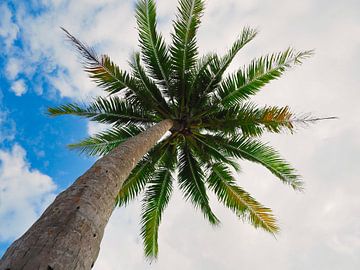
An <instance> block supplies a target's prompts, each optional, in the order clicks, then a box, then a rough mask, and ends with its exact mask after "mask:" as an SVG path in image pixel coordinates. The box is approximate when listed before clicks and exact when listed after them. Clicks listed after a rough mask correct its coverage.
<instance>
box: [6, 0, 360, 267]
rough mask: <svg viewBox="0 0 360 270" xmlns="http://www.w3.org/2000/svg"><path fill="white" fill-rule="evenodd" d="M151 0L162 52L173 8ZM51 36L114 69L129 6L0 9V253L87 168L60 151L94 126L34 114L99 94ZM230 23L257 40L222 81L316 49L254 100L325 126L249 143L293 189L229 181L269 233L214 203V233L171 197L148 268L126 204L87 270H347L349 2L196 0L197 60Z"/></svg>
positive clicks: (256, 178) (351, 159)
mask: <svg viewBox="0 0 360 270" xmlns="http://www.w3.org/2000/svg"><path fill="white" fill-rule="evenodd" d="M156 2H157V7H158V15H159V21H158V27H159V29H160V30H161V31H162V32H163V34H164V36H165V38H166V40H167V41H169V42H170V40H171V39H170V33H171V31H172V28H171V22H172V20H173V19H174V14H175V11H176V4H177V1H175V0H158V1H156ZM60 26H62V27H65V28H66V29H68V30H69V31H70V32H71V33H72V34H74V35H75V36H76V37H78V38H79V39H80V40H82V41H84V42H86V43H87V44H89V45H91V46H93V47H94V48H95V49H96V50H97V51H98V52H99V53H106V54H109V55H110V56H111V57H112V59H113V60H115V62H116V63H118V64H119V65H120V66H121V67H122V68H123V69H128V64H127V61H128V59H129V56H130V55H131V54H132V53H133V52H134V51H136V50H138V42H137V33H136V26H135V19H134V1H132V0H103V1H97V0H81V1H74V0H73V1H70V0H29V1H20V0H12V1H8V0H1V1H0V67H1V68H0V254H2V253H4V252H5V250H6V248H7V247H8V246H9V245H10V244H11V242H12V241H14V240H15V239H16V238H18V237H19V236H21V235H22V234H23V233H24V232H25V231H26V229H27V228H28V227H29V226H30V225H31V224H32V223H33V222H34V221H35V220H36V219H37V217H38V216H39V215H40V214H41V212H42V211H43V210H44V209H45V208H46V206H47V205H48V204H49V203H50V202H51V201H52V200H53V199H54V198H55V196H56V195H57V194H58V193H59V192H60V191H62V190H63V189H65V188H66V187H67V186H69V185H70V184H71V183H72V182H73V181H74V180H75V179H76V178H77V177H78V176H80V175H81V174H82V173H84V172H85V171H86V169H87V168H89V167H90V166H91V164H92V163H93V162H94V160H95V159H94V158H88V157H85V156H79V155H78V153H76V152H72V151H70V150H68V149H67V148H66V145H67V144H69V143H72V142H76V141H78V140H80V139H81V138H84V137H86V136H88V135H89V134H94V133H95V132H97V131H99V130H102V129H104V128H106V127H104V126H99V125H96V124H93V123H89V122H87V120H84V119H77V118H73V117H64V118H55V119H53V118H50V117H48V116H47V115H46V113H45V112H46V108H47V107H49V106H56V105H58V104H62V103H65V102H69V101H73V102H79V101H81V102H82V101H89V100H91V99H92V98H93V97H95V96H97V95H102V94H104V93H102V91H101V89H98V88H96V86H95V84H94V83H93V82H91V81H90V79H88V78H87V76H86V74H85V73H84V72H83V70H82V67H81V64H80V61H79V59H78V58H77V56H76V53H75V51H74V49H73V48H72V47H71V45H70V44H68V43H67V42H66V40H65V38H64V34H63V33H62V32H61V30H60ZM243 26H252V27H256V28H257V29H259V31H260V34H259V36H258V37H257V38H256V39H255V40H254V41H252V43H250V44H249V45H248V46H247V47H246V48H244V50H243V51H242V52H241V53H240V54H239V56H238V57H237V58H236V60H235V61H234V64H232V66H231V67H230V71H235V70H236V69H237V68H238V67H240V66H242V65H244V64H246V63H249V61H250V60H251V59H252V58H254V57H258V56H260V55H262V54H266V53H270V52H276V51H280V50H284V49H286V48H287V47H288V46H292V47H294V48H296V49H298V50H307V49H315V52H316V53H315V55H314V56H313V57H312V58H311V59H309V60H307V61H305V63H304V64H303V65H302V66H300V67H296V68H295V69H293V70H291V71H289V72H288V73H286V75H284V76H283V77H282V78H281V79H280V80H277V81H275V82H273V83H271V84H270V85H268V86H266V87H265V88H263V90H262V91H261V92H260V93H259V94H258V95H257V96H256V97H254V98H253V101H254V102H257V103H259V104H268V105H280V106H283V105H289V106H290V107H291V108H292V109H293V110H294V111H296V112H298V113H308V112H310V113H312V114H313V115H315V116H319V117H323V116H337V117H338V119H337V120H332V121H323V122H319V123H317V124H316V125H310V126H307V127H304V128H299V129H298V130H297V132H296V133H295V134H293V135H291V134H282V135H266V136H264V138H263V140H264V141H269V143H270V144H271V145H273V146H274V147H276V148H277V149H278V150H279V151H280V152H281V154H282V156H283V157H285V158H286V159H287V160H288V161H290V162H291V163H292V164H293V166H294V167H296V168H297V169H298V171H299V172H300V173H301V175H302V176H303V180H304V181H305V191H304V192H303V193H299V192H294V191H293V190H291V189H290V188H289V187H287V186H284V185H282V184H281V183H280V181H278V180H277V179H275V178H274V176H272V175H271V174H270V173H269V172H267V171H266V170H265V169H264V168H261V167H259V166H257V165H254V164H251V163H244V162H241V166H242V172H241V173H240V174H239V175H237V179H238V183H239V185H241V186H242V187H244V188H245V189H246V190H247V191H249V192H250V193H251V194H252V195H253V196H254V197H255V198H256V199H257V200H259V201H260V202H262V203H263V204H265V205H266V206H268V207H271V208H272V209H273V211H274V213H275V215H276V216H277V218H278V219H279V223H280V227H281V232H280V234H279V235H278V236H277V237H276V238H274V237H273V236H272V235H269V234H267V233H265V232H263V231H260V230H256V229H254V228H253V227H251V226H250V225H249V224H246V223H243V222H242V221H240V220H238V219H237V218H236V217H235V216H234V215H233V214H232V213H231V212H230V211H229V210H228V209H226V208H224V207H223V206H221V205H219V204H218V203H217V202H215V200H212V207H213V208H214V211H215V213H216V214H217V215H218V216H219V217H220V219H221V221H222V225H221V226H220V227H218V228H213V227H211V226H209V224H207V222H206V221H205V220H203V218H202V215H201V213H199V212H198V211H196V210H194V209H193V207H192V206H191V205H190V203H189V202H185V201H184V200H183V199H182V197H181V194H180V193H179V192H178V191H176V192H175V194H174V195H173V197H172V199H171V201H170V203H169V206H168V208H167V209H166V210H165V213H164V215H163V221H162V224H161V226H160V232H159V248H160V251H159V259H158V260H157V261H156V262H153V263H152V264H149V263H148V262H147V261H146V260H145V259H144V254H143V247H142V243H141V239H140V236H139V231H140V226H139V217H140V200H135V201H134V202H133V203H131V204H130V205H129V206H127V207H126V208H120V209H116V210H115V211H114V213H113V216H112V218H111V220H110V222H109V224H108V226H107V228H106V231H105V236H104V239H103V242H102V244H101V251H100V255H99V257H98V260H97V262H96V264H95V267H94V269H97V270H101V269H107V270H118V269H129V270H130V269H152V270H155V269H156V270H165V269H175V270H177V269H182V270H184V269H185V270H187V269H188V270H192V269H209V270H215V269H224V270H227V269H238V268H241V269H255V270H256V269H264V268H267V269H277V270H285V269H291V270H293V269H294V270H295V269H327V270H335V269H348V270H353V269H354V270H355V269H359V267H360V196H359V195H358V190H360V181H359V180H358V179H359V177H358V173H357V172H358V170H357V169H358V164H359V161H360V159H359V155H360V140H359V138H360V118H358V115H359V113H360V109H359V100H360V90H359V85H360V76H359V72H360V61H359V60H360V2H359V1H358V0H343V1H335V0H327V1H325V0H316V1H314V0H303V1H285V0H276V1H275V0H263V1H260V0H222V1H219V0H208V1H206V10H205V14H204V16H203V18H202V25H201V27H200V29H199V33H198V45H199V51H200V53H201V54H205V53H207V52H211V51H215V52H218V53H220V54H221V53H223V52H224V51H225V50H226V49H227V48H228V47H229V46H230V45H231V43H232V41H234V40H235V38H236V37H237V35H238V34H239V33H240V31H241V28H242V27H243ZM211 198H214V197H213V196H212V197H211Z"/></svg>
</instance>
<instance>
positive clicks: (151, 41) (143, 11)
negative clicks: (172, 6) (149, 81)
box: [136, 0, 171, 89]
mask: <svg viewBox="0 0 360 270" xmlns="http://www.w3.org/2000/svg"><path fill="white" fill-rule="evenodd" d="M136 20H137V25H138V30H139V41H140V47H141V52H142V56H143V57H142V59H143V61H144V62H145V63H146V67H147V68H148V70H149V71H150V73H151V76H152V77H153V78H154V79H156V80H158V81H159V82H160V83H161V85H163V87H164V88H165V89H169V88H170V81H169V74H170V70H171V62H170V57H169V54H168V49H167V47H166V44H165V42H164V39H163V37H162V36H161V35H160V34H159V33H158V32H157V31H156V6H155V3H154V1H153V0H140V1H138V3H137V5H136Z"/></svg>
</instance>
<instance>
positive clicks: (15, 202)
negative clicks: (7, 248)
mask: <svg viewBox="0 0 360 270" xmlns="http://www.w3.org/2000/svg"><path fill="white" fill-rule="evenodd" d="M55 189H56V185H55V183H54V182H53V181H52V179H51V178H50V177H49V176H47V175H45V174H42V173H41V172H39V171H38V170H35V169H32V168H31V165H30V164H29V163H28V162H27V161H26V152H25V150H24V149H23V148H22V147H21V146H19V145H17V144H15V145H14V146H13V147H12V149H11V150H10V151H5V150H0V219H1V223H0V241H9V240H14V238H16V237H18V236H20V234H22V233H24V232H25V230H26V229H27V228H28V227H29V226H30V225H31V224H32V223H33V222H34V221H35V220H36V218H37V217H38V216H39V214H40V213H41V212H42V211H43V210H44V208H45V206H47V205H48V204H49V203H50V202H51V201H52V200H53V199H54V196H55V195H54V191H55Z"/></svg>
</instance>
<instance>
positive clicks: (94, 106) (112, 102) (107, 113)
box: [48, 96, 159, 125]
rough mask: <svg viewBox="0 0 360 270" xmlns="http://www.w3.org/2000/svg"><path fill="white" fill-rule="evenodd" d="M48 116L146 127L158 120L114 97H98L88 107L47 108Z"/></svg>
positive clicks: (77, 105)
mask: <svg viewBox="0 0 360 270" xmlns="http://www.w3.org/2000/svg"><path fill="white" fill-rule="evenodd" d="M48 114H49V115H50V116H60V115H67V114H70V115H77V116H82V117H86V118H89V119H90V120H92V121H96V122H100V123H108V124H116V125H123V124H127V123H132V124H145V125H148V124H152V123H155V122H157V121H158V120H159V118H158V117H156V116H155V115H153V114H150V113H148V112H147V111H145V110H144V109H143V108H142V107H139V106H134V105H132V104H131V103H130V102H128V101H127V100H124V99H121V98H119V97H116V96H112V97H107V98H104V97H98V98H96V99H95V101H94V102H92V103H91V104H90V105H79V104H76V103H70V104H65V105H61V106H59V107H52V108H48Z"/></svg>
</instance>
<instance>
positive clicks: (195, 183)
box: [178, 143, 219, 225]
mask: <svg viewBox="0 0 360 270" xmlns="http://www.w3.org/2000/svg"><path fill="white" fill-rule="evenodd" d="M178 178H179V186H180V190H182V191H183V193H184V196H185V198H186V199H187V200H188V199H190V200H191V202H192V203H193V204H194V206H195V207H196V208H197V207H199V208H200V209H201V211H202V212H203V214H204V217H205V218H207V219H208V220H209V222H210V223H211V224H213V225H216V224H219V220H218V218H217V217H216V216H215V214H214V213H213V212H212V210H211V208H210V205H209V198H208V196H207V194H206V188H205V185H204V172H203V171H202V169H201V167H200V166H199V163H198V162H197V160H196V159H195V157H194V156H193V154H192V153H191V150H190V148H189V147H188V145H187V144H186V143H185V145H184V147H183V148H182V151H181V154H180V159H179V174H178Z"/></svg>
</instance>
